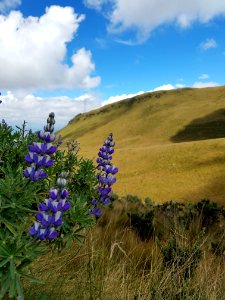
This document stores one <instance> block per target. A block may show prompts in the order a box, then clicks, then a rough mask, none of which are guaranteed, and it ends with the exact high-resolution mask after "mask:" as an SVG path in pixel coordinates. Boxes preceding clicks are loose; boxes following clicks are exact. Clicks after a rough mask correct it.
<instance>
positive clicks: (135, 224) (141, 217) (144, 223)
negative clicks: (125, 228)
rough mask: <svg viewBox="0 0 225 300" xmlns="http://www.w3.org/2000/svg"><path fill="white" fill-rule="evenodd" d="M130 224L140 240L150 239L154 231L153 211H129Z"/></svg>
mask: <svg viewBox="0 0 225 300" xmlns="http://www.w3.org/2000/svg"><path fill="white" fill-rule="evenodd" d="M128 216H129V219H130V225H131V227H132V228H133V229H135V231H136V232H137V234H138V235H139V237H140V239H141V240H142V241H147V240H149V239H150V237H151V236H152V234H153V232H154V223H153V221H154V211H153V210H150V211H148V212H146V213H139V212H137V213H129V214H128Z"/></svg>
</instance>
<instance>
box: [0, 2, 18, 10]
mask: <svg viewBox="0 0 225 300" xmlns="http://www.w3.org/2000/svg"><path fill="white" fill-rule="evenodd" d="M20 4H21V0H1V2H0V12H3V13H4V12H6V11H8V10H9V9H13V8H16V7H17V6H19V5H20Z"/></svg>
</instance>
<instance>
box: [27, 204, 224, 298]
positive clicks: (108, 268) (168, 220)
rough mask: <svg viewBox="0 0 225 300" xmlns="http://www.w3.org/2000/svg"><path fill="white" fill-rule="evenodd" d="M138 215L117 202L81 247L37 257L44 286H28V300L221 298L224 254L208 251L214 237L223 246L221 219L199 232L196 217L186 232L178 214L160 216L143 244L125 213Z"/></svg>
mask: <svg viewBox="0 0 225 300" xmlns="http://www.w3.org/2000/svg"><path fill="white" fill-rule="evenodd" d="M146 209H147V208H146ZM137 210H141V211H143V207H139V204H137V203H136V204H135V203H130V202H127V201H120V200H116V201H115V202H114V203H113V208H111V209H110V208H109V209H108V210H106V211H105V214H104V215H103V217H102V218H101V219H99V220H98V225H97V226H96V228H94V229H93V230H92V231H90V232H89V233H88V236H87V239H86V241H85V244H84V246H83V247H79V246H78V245H77V244H74V245H73V247H72V248H70V249H68V250H67V251H66V252H64V254H59V255H56V254H52V253H49V254H48V255H46V256H45V257H43V258H41V259H40V260H39V262H38V263H36V264H35V265H33V266H32V272H33V273H35V276H38V277H40V278H42V279H45V280H46V284H44V285H42V286H37V285H35V284H33V285H27V299H39V300H40V299H50V300H51V299H54V300H58V299H68V300H69V299H71V300H75V299H77V300H97V299H99V300H100V299H101V300H116V299H118V300H137V299H139V300H149V299H157V300H161V299H165V300H170V299H171V300H172V299H177V300H178V299H179V300H182V299H191V300H192V299H193V300H194V299H204V300H214V299H215V300H216V299H218V300H220V299H224V295H225V280H224V278H225V267H224V263H225V252H224V253H220V254H217V255H216V254H215V251H214V252H213V251H212V248H211V242H212V241H213V240H214V239H215V238H216V239H217V241H219V242H220V244H222V243H224V227H222V226H224V219H223V218H221V219H220V220H219V221H218V222H217V223H215V224H210V226H209V227H207V228H202V223H201V217H200V218H194V219H193V220H192V221H191V222H190V224H189V228H188V229H185V226H182V225H181V223H179V222H178V218H177V215H176V214H177V212H176V214H174V216H173V217H172V215H170V216H169V217H166V215H165V214H163V213H160V211H159V212H158V215H157V220H155V223H154V224H153V225H154V228H155V230H154V233H153V234H152V235H151V237H149V238H148V239H146V240H145V241H143V240H141V239H140V237H139V235H138V233H137V231H135V230H134V228H133V227H131V222H130V218H129V217H128V214H127V212H129V211H133V212H134V211H137ZM170 212H171V211H170ZM167 215H168V214H167ZM159 223H161V225H162V223H163V226H164V230H163V231H162V230H161V231H160V234H159V231H157V230H158V229H157V228H158V226H159ZM171 241H172V242H171ZM174 241H175V244H173V246H171V243H174ZM218 247H219V246H218ZM166 251H167V252H166ZM165 253H167V256H166V255H165ZM197 254H200V255H197Z"/></svg>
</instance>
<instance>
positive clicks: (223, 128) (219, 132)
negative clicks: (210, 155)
mask: <svg viewBox="0 0 225 300" xmlns="http://www.w3.org/2000/svg"><path fill="white" fill-rule="evenodd" d="M224 137H225V109H218V110H216V111H214V112H213V113H211V114H209V115H206V116H204V117H202V118H198V119H195V120H193V121H192V122H191V123H189V124H188V125H186V126H185V127H184V128H183V129H182V130H180V131H178V132H177V133H176V134H175V135H174V136H172V137H171V138H170V140H171V141H172V142H174V143H181V142H191V141H199V140H208V139H216V138H224Z"/></svg>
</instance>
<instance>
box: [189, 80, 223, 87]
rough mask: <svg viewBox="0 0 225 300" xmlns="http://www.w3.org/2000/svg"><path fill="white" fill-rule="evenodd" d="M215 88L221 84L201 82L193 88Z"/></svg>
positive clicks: (196, 83)
mask: <svg viewBox="0 0 225 300" xmlns="http://www.w3.org/2000/svg"><path fill="white" fill-rule="evenodd" d="M215 86H219V84H218V83H216V82H201V81H198V82H195V83H194V84H193V88H205V87H215Z"/></svg>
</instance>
